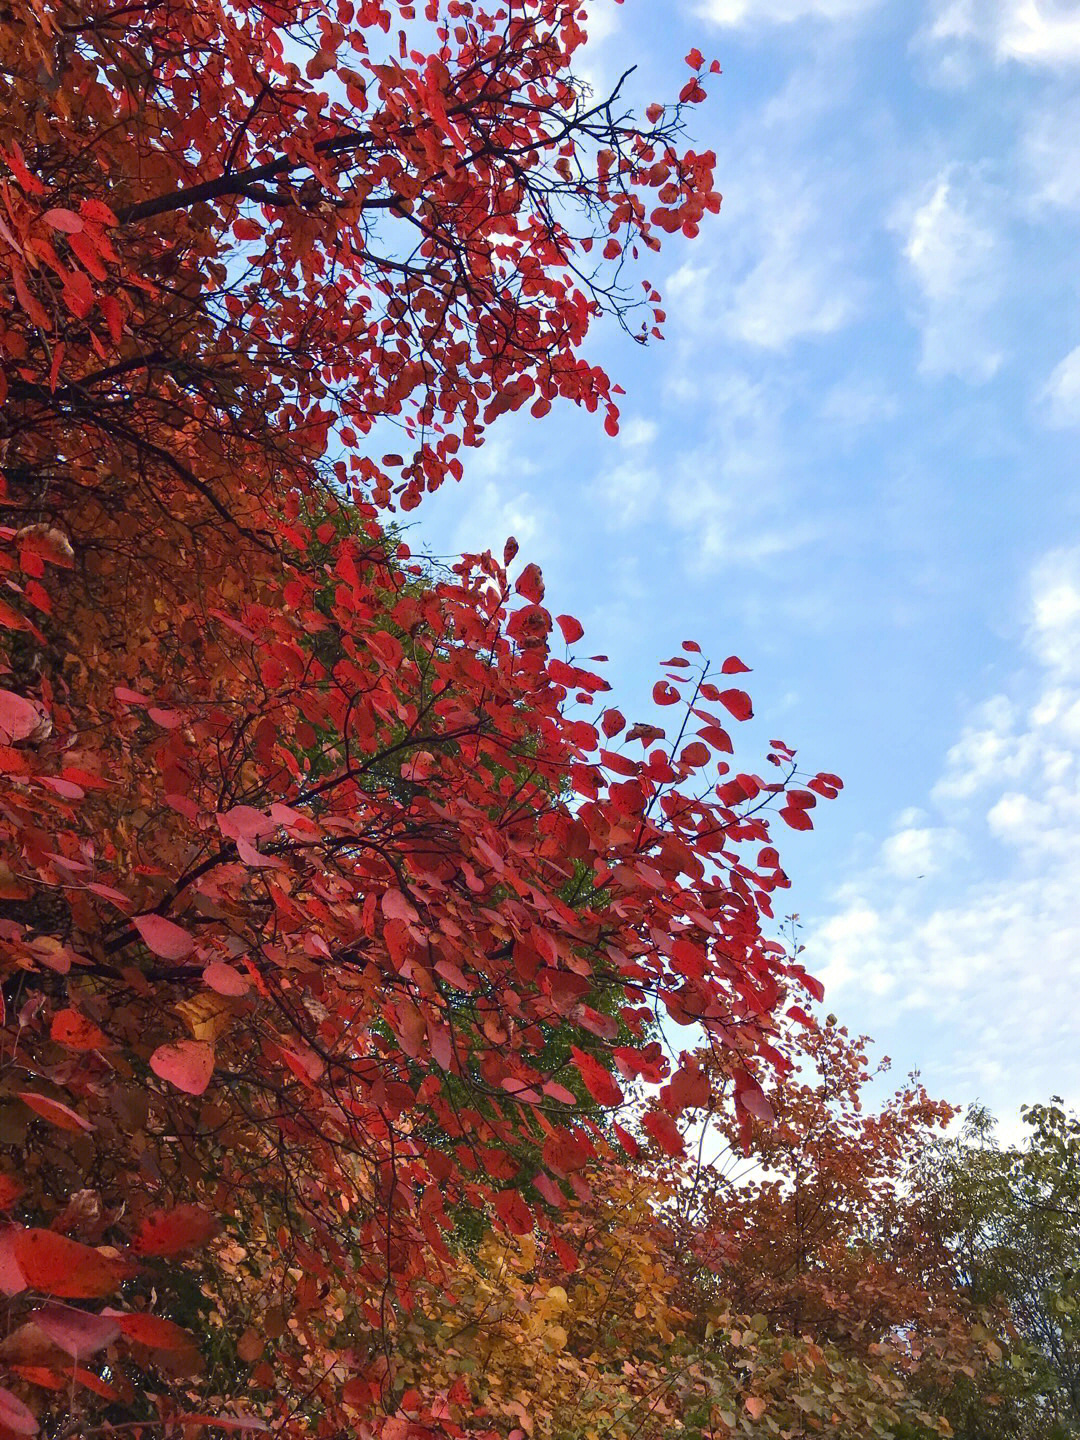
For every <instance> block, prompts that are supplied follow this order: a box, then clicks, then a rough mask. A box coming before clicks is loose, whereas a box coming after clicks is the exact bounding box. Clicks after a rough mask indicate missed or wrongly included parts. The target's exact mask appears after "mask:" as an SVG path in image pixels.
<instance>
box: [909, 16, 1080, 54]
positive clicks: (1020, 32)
mask: <svg viewBox="0 0 1080 1440" xmlns="http://www.w3.org/2000/svg"><path fill="white" fill-rule="evenodd" d="M923 39H924V42H925V43H927V44H930V45H937V46H941V47H943V48H944V49H945V50H946V51H947V52H948V51H951V52H952V53H953V56H954V57H955V59H956V60H957V63H960V64H962V61H961V60H960V57H959V56H958V55H957V52H958V51H960V50H962V49H963V48H964V47H978V48H985V49H988V50H989V51H990V52H991V53H992V54H993V56H994V58H995V59H996V60H998V61H999V62H1004V61H1015V62H1017V63H1020V64H1025V65H1037V66H1052V67H1063V66H1067V65H1074V64H1077V63H1078V62H1080V14H1078V13H1077V10H1076V6H1075V5H1074V4H1072V3H1070V0H936V3H935V5H934V7H933V13H932V18H931V21H930V24H929V26H928V27H927V29H926V32H925V34H924V37H923Z"/></svg>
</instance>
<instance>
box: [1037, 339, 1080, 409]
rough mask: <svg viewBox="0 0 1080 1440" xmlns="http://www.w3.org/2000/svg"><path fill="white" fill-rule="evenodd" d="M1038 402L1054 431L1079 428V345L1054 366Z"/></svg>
mask: <svg viewBox="0 0 1080 1440" xmlns="http://www.w3.org/2000/svg"><path fill="white" fill-rule="evenodd" d="M1040 402H1041V405H1040V408H1041V411H1042V414H1043V418H1044V419H1045V421H1046V423H1047V424H1048V425H1050V426H1052V427H1053V428H1054V429H1059V430H1063V429H1066V428H1071V427H1073V426H1080V345H1078V346H1077V348H1076V349H1075V350H1071V351H1070V352H1069V354H1068V355H1066V356H1065V358H1064V360H1062V361H1061V362H1060V363H1059V364H1058V365H1055V366H1054V369H1053V372H1052V373H1051V375H1050V378H1049V380H1048V381H1047V382H1046V385H1045V387H1044V388H1043V392H1042V394H1041V396H1040Z"/></svg>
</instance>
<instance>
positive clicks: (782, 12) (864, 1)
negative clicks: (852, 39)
mask: <svg viewBox="0 0 1080 1440" xmlns="http://www.w3.org/2000/svg"><path fill="white" fill-rule="evenodd" d="M876 3H877V0H705V3H704V4H702V5H701V6H700V7H699V9H698V14H699V15H701V16H702V18H703V19H705V20H708V21H710V22H711V23H712V24H713V25H721V26H725V27H744V26H748V25H751V24H755V25H787V24H790V23H791V22H792V21H794V20H807V19H814V20H849V19H851V17H852V16H854V15H860V14H862V12H863V11H864V10H869V9H870V8H871V7H872V6H874V5H875V4H876Z"/></svg>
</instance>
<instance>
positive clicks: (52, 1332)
mask: <svg viewBox="0 0 1080 1440" xmlns="http://www.w3.org/2000/svg"><path fill="white" fill-rule="evenodd" d="M30 1319H31V1320H33V1322H34V1324H35V1325H36V1326H37V1327H38V1329H39V1330H41V1331H43V1332H44V1334H46V1335H47V1336H48V1337H49V1339H50V1340H51V1341H52V1342H53V1344H54V1345H59V1346H60V1349H61V1350H64V1351H66V1353H67V1354H68V1355H70V1356H71V1357H72V1359H73V1360H85V1359H86V1358H87V1357H88V1356H90V1355H94V1354H96V1353H97V1351H99V1350H104V1349H105V1347H106V1345H111V1344H112V1342H113V1341H114V1340H115V1339H116V1337H117V1336H118V1335H119V1334H120V1331H119V1329H118V1328H117V1326H116V1323H115V1322H114V1321H112V1320H110V1319H108V1318H107V1317H106V1316H104V1315H95V1314H94V1313H93V1312H92V1311H90V1310H77V1309H76V1308H75V1307H74V1306H73V1305H46V1306H45V1307H44V1308H43V1309H41V1310H34V1311H31V1314H30Z"/></svg>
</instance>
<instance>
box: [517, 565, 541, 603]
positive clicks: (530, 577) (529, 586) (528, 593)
mask: <svg viewBox="0 0 1080 1440" xmlns="http://www.w3.org/2000/svg"><path fill="white" fill-rule="evenodd" d="M514 589H515V590H516V591H517V593H518V594H519V595H522V596H524V598H525V599H526V600H528V601H529V603H530V604H532V605H539V604H540V601H541V600H543V598H544V577H543V576H542V575H541V574H540V566H539V565H526V566H525V569H524V570H522V572H521V574H520V575H519V576H518V578H517V581H516V583H515V585H514Z"/></svg>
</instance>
